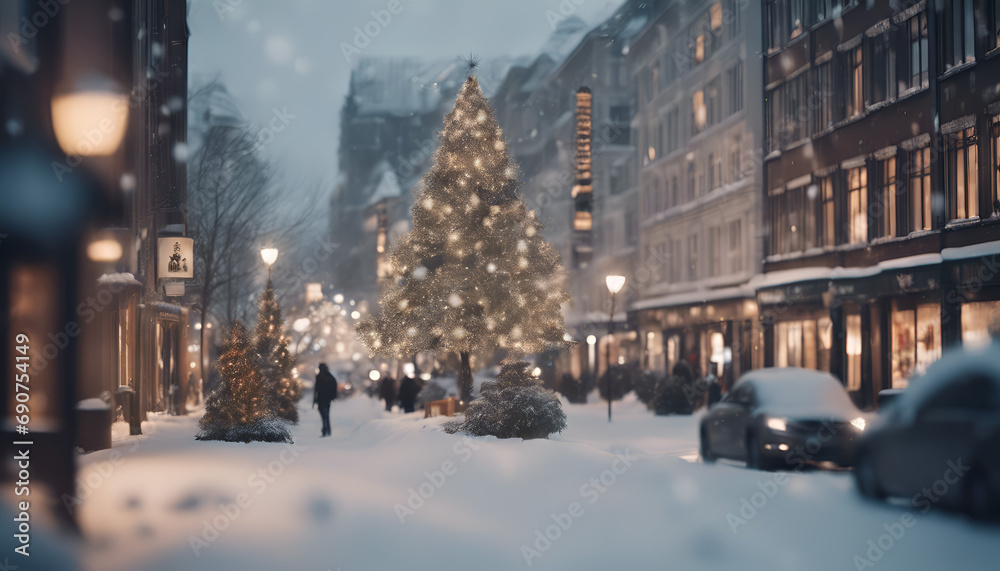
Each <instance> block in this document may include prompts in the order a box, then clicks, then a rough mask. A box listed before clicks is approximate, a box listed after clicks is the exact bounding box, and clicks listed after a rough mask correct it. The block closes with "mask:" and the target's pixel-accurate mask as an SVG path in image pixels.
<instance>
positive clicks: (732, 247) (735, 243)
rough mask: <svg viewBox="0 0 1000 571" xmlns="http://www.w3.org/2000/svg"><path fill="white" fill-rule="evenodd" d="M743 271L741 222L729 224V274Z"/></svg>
mask: <svg viewBox="0 0 1000 571" xmlns="http://www.w3.org/2000/svg"><path fill="white" fill-rule="evenodd" d="M742 271H743V221H742V220H739V219H737V220H733V221H732V222H730V223H729V272H730V273H737V272H742Z"/></svg>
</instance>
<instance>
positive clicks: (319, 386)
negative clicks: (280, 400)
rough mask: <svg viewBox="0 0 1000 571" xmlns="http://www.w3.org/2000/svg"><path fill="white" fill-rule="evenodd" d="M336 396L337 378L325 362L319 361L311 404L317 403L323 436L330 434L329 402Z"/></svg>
mask: <svg viewBox="0 0 1000 571" xmlns="http://www.w3.org/2000/svg"><path fill="white" fill-rule="evenodd" d="M336 398H337V379H336V378H335V377H334V376H333V375H331V374H330V369H328V368H327V366H326V363H320V364H319V374H318V375H316V385H315V387H313V405H314V406H315V405H319V416H320V418H321V419H323V436H330V433H331V430H330V403H331V402H332V401H333V400H334V399H336Z"/></svg>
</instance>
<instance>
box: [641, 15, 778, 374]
mask: <svg viewBox="0 0 1000 571" xmlns="http://www.w3.org/2000/svg"><path fill="white" fill-rule="evenodd" d="M759 30H760V10H759V5H758V4H757V3H751V2H743V1H738V0H734V1H729V0H725V1H715V2H686V3H674V4H672V5H671V6H670V7H669V8H668V9H667V10H666V11H665V12H664V13H663V14H662V15H660V17H659V18H658V19H657V20H656V21H655V22H654V23H653V24H652V25H651V26H650V27H649V28H648V29H647V30H646V31H645V32H644V33H643V34H642V35H641V36H640V37H639V38H637V39H636V41H635V42H634V43H633V44H632V45H631V46H630V47H629V51H628V70H629V73H630V74H631V82H630V83H631V84H632V85H633V86H634V89H635V91H634V96H633V101H634V104H635V116H634V118H633V120H632V129H633V132H634V137H633V138H634V140H635V142H636V144H635V162H636V168H637V170H638V194H637V200H638V208H637V212H639V213H640V214H639V217H638V218H637V219H636V220H634V221H633V224H634V226H635V228H636V229H637V233H638V249H639V255H638V258H637V264H636V265H635V266H634V267H633V269H632V271H631V272H630V274H629V277H630V280H629V282H630V284H631V287H633V288H634V290H635V299H634V302H633V303H632V304H631V306H630V318H631V319H632V321H633V322H634V323H635V325H636V328H637V330H638V334H639V338H640V342H641V347H642V354H641V362H642V366H643V368H645V369H649V370H659V371H672V370H673V367H674V366H675V365H676V364H677V363H678V362H681V361H687V362H688V363H690V364H691V365H692V366H693V367H694V368H695V369H696V371H697V372H699V373H700V374H703V375H708V374H713V375H715V376H717V377H719V378H720V379H722V381H723V384H724V386H728V385H729V384H731V383H732V382H733V380H734V379H735V378H737V377H738V376H739V374H740V373H741V372H743V371H746V370H748V369H750V368H751V367H753V366H755V365H756V363H758V362H759V361H760V357H759V355H758V353H759V344H757V343H755V337H756V335H757V331H758V329H759V327H758V325H757V317H758V313H757V304H756V299H755V292H754V289H753V283H752V280H753V279H754V278H755V276H756V275H757V274H759V273H760V269H761V264H760V260H761V245H762V240H761V239H760V236H761V235H762V233H763V232H762V228H761V227H760V220H761V214H760V213H761V198H760V196H761V192H760V189H761V188H762V186H761V181H762V173H761V171H760V169H759V168H757V163H756V162H755V161H754V155H755V149H758V148H759V147H760V145H761V144H762V133H763V126H762V123H761V120H760V115H759V113H758V105H757V103H756V102H757V101H758V99H757V97H758V96H759V95H758V94H759V92H760V79H759V78H760V77H761V67H760V65H761V64H760V58H759V57H758V56H757V54H758V53H759V52H760V42H761V40H760V33H759ZM633 231H636V230H633Z"/></svg>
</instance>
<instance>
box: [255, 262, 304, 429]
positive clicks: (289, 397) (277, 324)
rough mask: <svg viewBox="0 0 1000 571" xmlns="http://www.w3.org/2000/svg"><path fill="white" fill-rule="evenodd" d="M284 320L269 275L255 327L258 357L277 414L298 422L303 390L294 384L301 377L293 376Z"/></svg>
mask: <svg viewBox="0 0 1000 571" xmlns="http://www.w3.org/2000/svg"><path fill="white" fill-rule="evenodd" d="M282 324H283V320H282V317H281V306H280V305H278V298H277V297H276V296H275V295H274V287H273V286H272V285H271V279H270V277H269V278H268V280H267V287H266V288H265V289H264V293H263V294H261V296H260V302H259V306H258V312H257V327H256V329H255V331H254V333H255V335H256V338H257V358H258V360H259V366H260V372H261V375H262V376H263V378H264V383H265V386H266V387H267V390H268V394H269V397H270V398H269V402H270V403H271V404H272V407H273V410H272V411H271V412H272V413H273V416H276V417H278V418H283V419H285V420H287V421H289V422H293V423H297V422H298V421H299V411H298V407H297V406H296V404H297V403H298V399H297V398H295V397H296V394H298V396H301V393H300V392H299V391H297V390H295V388H294V385H298V380H297V379H294V378H292V367H294V361H293V360H292V356H291V355H290V354H289V352H288V343H287V340H285V336H284V333H283V329H282Z"/></svg>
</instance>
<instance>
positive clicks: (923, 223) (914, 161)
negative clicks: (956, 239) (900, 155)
mask: <svg viewBox="0 0 1000 571" xmlns="http://www.w3.org/2000/svg"><path fill="white" fill-rule="evenodd" d="M907 170H908V172H909V189H908V190H909V200H910V225H909V228H908V230H909V231H910V232H913V231H915V230H930V229H931V225H932V218H931V150H930V149H929V148H927V147H924V148H923V149H917V150H915V151H910V162H909V168H908V169H907Z"/></svg>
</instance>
